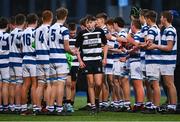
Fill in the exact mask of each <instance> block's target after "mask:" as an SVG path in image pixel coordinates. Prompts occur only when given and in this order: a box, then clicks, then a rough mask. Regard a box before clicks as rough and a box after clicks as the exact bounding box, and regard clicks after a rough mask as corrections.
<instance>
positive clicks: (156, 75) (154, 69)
mask: <svg viewBox="0 0 180 122" xmlns="http://www.w3.org/2000/svg"><path fill="white" fill-rule="evenodd" d="M146 76H147V78H148V80H149V81H154V80H157V81H159V80H160V64H146Z"/></svg>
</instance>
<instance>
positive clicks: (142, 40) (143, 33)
mask: <svg viewBox="0 0 180 122" xmlns="http://www.w3.org/2000/svg"><path fill="white" fill-rule="evenodd" d="M148 30H149V26H147V25H146V24H144V25H143V26H142V28H141V40H140V42H145V37H146V36H147V34H148ZM140 51H141V60H145V50H144V49H142V48H141V49H140Z"/></svg>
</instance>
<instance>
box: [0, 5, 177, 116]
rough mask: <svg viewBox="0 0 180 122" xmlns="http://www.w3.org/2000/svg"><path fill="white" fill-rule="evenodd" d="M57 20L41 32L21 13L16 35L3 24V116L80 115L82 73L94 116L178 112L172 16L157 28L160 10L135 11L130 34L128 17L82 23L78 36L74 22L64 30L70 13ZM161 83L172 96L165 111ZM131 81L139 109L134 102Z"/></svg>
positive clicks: (49, 16) (46, 20)
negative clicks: (77, 107)
mask: <svg viewBox="0 0 180 122" xmlns="http://www.w3.org/2000/svg"><path fill="white" fill-rule="evenodd" d="M55 16H56V22H55V23H54V24H52V20H53V13H52V12H51V11H49V10H45V11H43V13H42V18H41V19H42V24H41V25H40V26H39V27H37V25H38V20H39V19H38V17H37V15H36V14H34V13H31V14H28V15H27V17H25V15H23V14H17V15H16V16H15V24H16V26H15V28H14V29H13V30H12V31H11V32H10V33H7V32H6V30H7V28H8V20H7V19H6V18H4V17H1V18H0V113H9V112H10V113H20V114H21V115H27V114H30V113H33V114H56V115H64V114H65V113H67V112H74V109H73V104H74V99H75V92H76V80H77V77H78V72H79V71H78V70H81V71H82V72H83V73H84V74H85V75H86V78H87V84H88V96H87V97H88V99H89V101H88V103H89V104H88V107H89V110H90V112H91V114H95V113H97V112H99V111H116V112H121V111H128V112H138V111H141V112H143V113H157V112H162V113H174V112H175V111H176V101H177V98H176V96H177V95H176V88H175V86H174V81H173V78H174V69H175V64H176V43H177V33H176V29H175V28H174V27H173V26H172V25H171V23H172V20H173V16H172V14H171V12H170V11H163V12H162V13H161V19H160V21H161V23H160V25H161V26H159V27H158V26H157V25H156V21H157V13H156V12H155V11H153V10H147V9H142V10H140V11H138V10H137V8H132V10H131V25H130V30H129V31H127V28H125V22H124V20H123V19H122V18H121V17H115V18H108V17H107V15H106V14H105V13H99V14H97V15H96V17H94V16H92V15H87V16H86V17H84V18H82V19H81V20H80V27H81V30H80V31H79V32H78V33H77V27H76V24H75V23H69V24H68V25H66V24H65V21H66V19H67V16H68V10H67V9H66V8H63V7H61V8H59V9H57V10H56V13H55ZM163 27H164V29H162V28H163ZM160 76H162V78H163V82H164V84H165V87H166V89H167V93H168V101H167V106H166V107H165V108H163V109H162V108H161V107H160V97H161V94H160V86H159V81H160V78H161V77H160ZM130 82H132V86H133V90H134V93H135V95H134V96H135V103H134V105H132V104H131V102H130ZM143 84H145V89H146V96H147V100H146V101H145V90H144V85H143ZM29 91H30V93H29ZM28 93H29V94H28ZM28 96H30V102H31V104H32V105H33V106H32V111H31V109H29V108H28ZM64 96H65V99H63V98H64ZM42 101H44V102H45V106H44V105H43V104H42ZM132 106H133V107H132Z"/></svg>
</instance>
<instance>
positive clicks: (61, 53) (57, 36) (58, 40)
mask: <svg viewBox="0 0 180 122" xmlns="http://www.w3.org/2000/svg"><path fill="white" fill-rule="evenodd" d="M49 34H50V36H49V47H50V62H51V63H67V58H66V54H65V53H66V51H65V50H64V41H69V30H68V29H67V28H66V27H64V26H63V25H62V24H61V23H55V24H54V25H52V26H51V28H50V30H49Z"/></svg>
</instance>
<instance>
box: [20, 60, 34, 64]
mask: <svg viewBox="0 0 180 122" xmlns="http://www.w3.org/2000/svg"><path fill="white" fill-rule="evenodd" d="M23 64H36V61H35V60H23Z"/></svg>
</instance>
